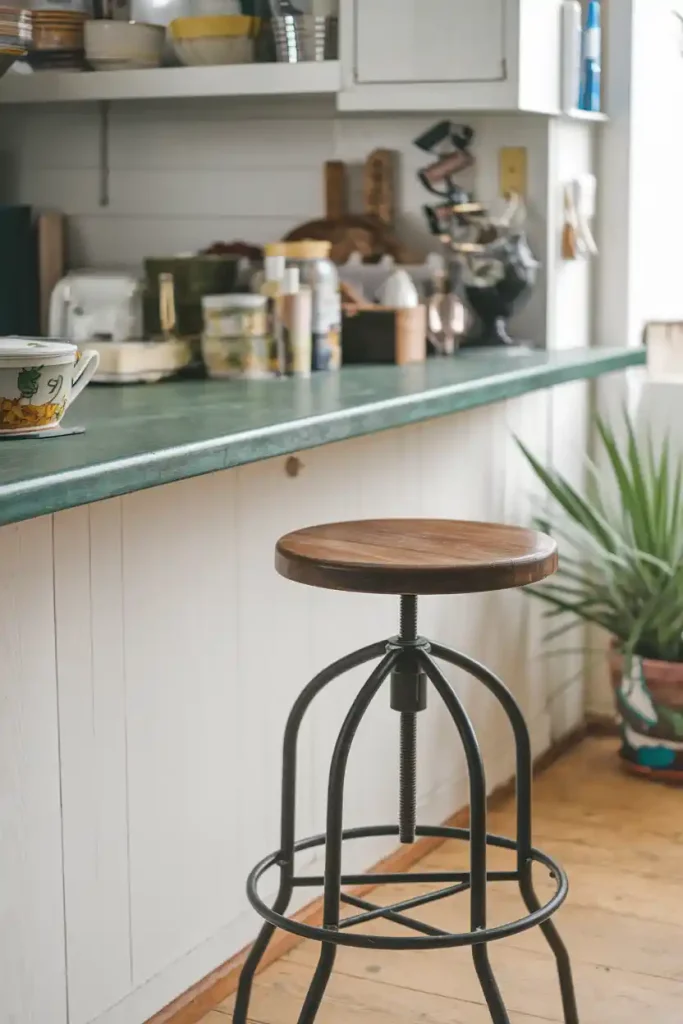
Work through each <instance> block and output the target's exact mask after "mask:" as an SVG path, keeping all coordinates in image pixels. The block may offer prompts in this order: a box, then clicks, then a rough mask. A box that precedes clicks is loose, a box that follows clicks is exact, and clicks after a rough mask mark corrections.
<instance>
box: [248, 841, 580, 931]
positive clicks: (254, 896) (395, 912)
mask: <svg viewBox="0 0 683 1024" xmlns="http://www.w3.org/2000/svg"><path fill="white" fill-rule="evenodd" d="M415 831H416V835H418V836H431V837H438V838H443V839H461V840H465V841H468V840H469V838H470V831H469V829H463V828H451V827H448V826H445V825H443V826H431V825H418V826H417V828H416V830H415ZM397 835H398V828H397V827H396V826H395V825H387V826H384V825H376V826H371V827H367V828H352V829H346V830H345V831H344V833H343V838H344V840H350V839H367V838H371V837H378V836H397ZM486 842H487V845H488V846H494V847H498V848H502V849H506V850H513V851H515V852H518V847H517V843H516V842H515V840H514V839H508V838H507V837H505V836H497V835H487V837H486ZM324 845H325V836H324V835H319V836H313V837H311V838H308V839H302V840H300V841H299V842H298V843H296V844H295V847H294V849H295V851H296V852H301V851H303V850H310V849H314V848H315V847H322V846H324ZM532 863H538V864H542V865H543V866H544V867H546V868H548V870H549V872H550V875H551V877H552V878H554V879H555V881H556V883H557V888H556V891H555V894H554V895H553V896H552V898H551V899H550V900H548V902H547V903H546V904H545V905H544V906H542V907H539V909H538V910H535V911H533V912H532V913H530V914H527V915H526V916H525V917H522V918H519V919H518V920H516V921H510V922H508V923H507V924H502V925H496V926H494V927H492V928H485V929H479V930H478V931H476V932H462V933H447V932H442V931H441V930H440V929H436V928H433V927H432V926H430V925H425V924H424V923H423V922H418V921H414V920H413V919H412V918H410V917H407V916H406V915H404V914H402V913H400V911H401V910H404V909H409V908H411V907H416V906H420V905H423V904H426V903H429V902H433V901H435V900H437V899H446V898H447V897H449V896H454V895H456V893H457V892H464V891H466V890H467V889H469V879H470V876H469V872H462V871H453V872H419V873H415V874H411V873H406V872H402V873H398V874H393V875H392V874H376V875H373V874H367V875H342V885H368V884H370V885H375V884H378V885H382V884H392V883H401V884H405V883H408V884H410V883H416V884H419V883H431V882H434V883H437V882H450V883H452V885H451V886H450V888H447V889H441V890H439V891H438V892H437V893H433V892H432V893H426V894H422V895H421V896H418V897H415V898H414V899H412V900H404V901H401V902H400V903H396V904H392V905H391V906H388V907H381V906H378V905H377V904H374V903H369V902H368V901H367V900H360V899H358V898H357V897H355V896H349V895H348V894H342V902H346V903H351V904H353V905H354V906H358V907H359V908H360V909H363V910H365V911H366V913H363V914H358V915H356V917H355V921H353V920H352V919H351V920H349V919H347V920H346V921H342V922H341V923H340V928H339V930H332V929H329V928H318V927H315V926H314V925H309V924H304V923H303V922H300V921H296V920H293V919H291V918H289V917H286V916H285V915H283V914H279V913H277V912H276V911H275V910H273V909H272V908H271V907H269V906H267V904H265V903H264V902H263V900H262V899H261V897H260V896H259V894H258V883H259V881H260V879H261V878H262V876H263V875H264V874H265V873H266V872H267V871H269V870H270V869H271V868H273V867H279V868H280V870H281V871H287V865H286V864H283V863H282V861H281V857H280V853H279V851H278V852H276V853H272V854H270V855H269V856H268V857H265V858H264V859H263V860H262V861H261V862H260V863H259V864H257V865H256V867H255V868H254V869H253V871H252V872H251V874H250V875H249V879H248V881H247V895H248V897H249V901H250V903H251V905H252V906H253V907H254V909H255V910H256V911H257V913H258V914H260V916H261V917H262V918H264V919H265V920H266V921H268V922H269V923H270V924H271V925H273V926H275V927H276V928H281V929H282V930H283V931H287V932H291V933H293V934H295V935H300V936H302V937H303V938H306V939H314V940H316V941H318V942H327V943H332V944H334V945H339V946H355V947H360V948H372V949H451V948H454V947H458V946H476V945H479V944H480V943H484V942H493V941H495V940H497V939H504V938H508V937H509V936H511V935H518V934H519V933H520V932H523V931H526V930H527V929H529V928H534V927H536V926H537V925H541V924H544V922H546V921H547V920H548V919H549V918H550V917H551V916H552V915H553V914H554V913H555V911H556V910H558V909H559V907H560V906H561V905H562V903H564V901H565V899H566V897H567V891H568V882H567V876H566V875H565V873H564V871H563V870H562V868H561V867H560V866H559V865H558V864H556V863H555V861H554V860H553V859H552V858H551V857H549V856H548V855H547V854H545V853H543V852H542V851H541V850H537V849H535V848H531V849H530V850H529V856H528V860H527V861H526V862H525V863H524V864H523V865H521V867H520V870H518V871H491V872H488V873H487V880H488V881H510V882H513V881H514V882H518V883H519V882H520V881H521V880H522V873H523V872H525V871H527V870H528V871H530V870H531V864H532ZM322 883H323V879H322V877H318V876H308V877H306V876H304V877H302V878H297V877H296V876H295V877H293V878H292V879H291V884H292V885H294V886H296V885H300V886H313V885H315V886H322ZM376 918H387V919H388V920H393V921H394V922H395V923H398V924H403V925H405V926H406V927H409V928H414V929H416V930H419V931H423V932H427V934H424V935H420V936H398V935H366V934H360V933H353V932H350V931H347V930H346V929H347V928H349V927H351V926H352V925H353V924H356V925H357V924H361V923H363V922H365V921H369V920H372V919H376ZM416 926H418V927H417V928H416Z"/></svg>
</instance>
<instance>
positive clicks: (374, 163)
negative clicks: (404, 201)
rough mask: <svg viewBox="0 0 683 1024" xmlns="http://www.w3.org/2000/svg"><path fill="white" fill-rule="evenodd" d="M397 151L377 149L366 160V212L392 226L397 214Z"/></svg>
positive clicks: (364, 187) (364, 175)
mask: <svg viewBox="0 0 683 1024" xmlns="http://www.w3.org/2000/svg"><path fill="white" fill-rule="evenodd" d="M396 159H397V157H396V153H395V152H394V151H393V150H391V149H376V150H375V151H374V152H373V153H371V154H370V156H369V157H368V158H367V160H366V161H365V168H364V170H363V196H364V199H365V212H366V213H367V214H369V215H370V216H372V217H377V219H378V220H380V221H381V222H382V223H383V224H386V225H387V227H391V225H392V224H393V223H394V219H395V216H396V184H395V177H396Z"/></svg>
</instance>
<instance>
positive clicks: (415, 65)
mask: <svg viewBox="0 0 683 1024" xmlns="http://www.w3.org/2000/svg"><path fill="white" fill-rule="evenodd" d="M341 7H342V19H341V32H342V41H341V46H342V52H341V57H342V69H343V86H342V91H341V93H340V95H339V108H340V110H347V111H354V110H355V111H383V110H384V111H402V110H403V111H423V110H424V111H427V110H433V111H452V110H491V111H504V110H524V111H531V112H534V111H535V112H538V113H545V114H556V113H558V111H559V100H560V27H561V20H560V10H561V0H342V5H341Z"/></svg>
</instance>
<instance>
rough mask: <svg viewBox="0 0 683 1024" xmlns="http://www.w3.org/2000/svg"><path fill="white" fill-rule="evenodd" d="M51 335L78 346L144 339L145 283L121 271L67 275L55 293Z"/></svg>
mask: <svg viewBox="0 0 683 1024" xmlns="http://www.w3.org/2000/svg"><path fill="white" fill-rule="evenodd" d="M49 334H50V337H52V338H66V339H68V340H69V341H72V342H74V344H77V345H80V344H83V343H85V342H88V341H105V342H106V341H108V342H123V341H128V340H129V339H131V338H135V339H137V338H141V337H142V335H143V329H142V287H141V282H140V281H139V280H138V278H136V277H135V276H134V275H133V274H128V273H123V272H117V271H108V272H104V271H84V270H81V271H75V272H73V273H70V274H67V276H66V277H64V278H62V280H61V281H60V282H59V283H58V284H57V286H56V287H55V289H54V291H53V292H52V298H51V300H50V317H49Z"/></svg>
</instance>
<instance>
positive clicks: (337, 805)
mask: <svg viewBox="0 0 683 1024" xmlns="http://www.w3.org/2000/svg"><path fill="white" fill-rule="evenodd" d="M400 656H401V652H400V651H397V650H392V651H390V652H389V653H388V654H387V655H386V657H384V658H383V659H382V661H381V662H380V664H379V665H378V666H377V668H376V669H375V670H374V672H373V673H372V675H371V676H370V678H369V679H368V681H367V682H366V683H365V684H364V686H363V687H362V689H361V690H360V692H359V694H358V696H357V697H356V699H355V700H354V702H353V704H352V705H351V708H350V710H349V713H348V714H347V716H346V718H345V719H344V724H343V725H342V727H341V731H340V733H339V736H338V738H337V742H336V744H335V747H334V753H333V754H332V761H331V764H330V778H329V784H328V788H327V827H326V838H325V894H324V897H323V927H324V928H329V929H330V930H331V931H336V930H337V929H338V927H339V917H340V901H341V869H342V833H343V827H344V825H343V818H344V779H345V776H346V766H347V764H348V760H349V753H350V750H351V744H352V743H353V739H354V737H355V735H356V732H357V731H358V726H359V725H360V723H361V721H362V719H363V716H364V715H365V712H366V711H367V710H368V708H369V707H370V703H371V702H372V700H373V698H374V697H375V695H376V694H377V692H378V690H379V689H380V687H381V685H382V683H383V682H384V680H385V679H386V678H387V676H388V675H389V673H390V672H391V669H392V668H393V666H394V664H395V662H396V661H397V660H398V659H399V658H400ZM336 953H337V947H336V946H335V945H333V944H332V943H329V942H327V943H325V942H324V943H323V945H322V948H321V950H320V958H319V960H318V966H317V967H316V971H315V974H314V975H313V980H312V982H311V985H310V988H309V990H308V993H307V995H306V999H305V1001H304V1005H303V1007H302V1010H301V1013H300V1015H299V1024H312V1022H313V1021H314V1020H315V1017H316V1014H317V1013H318V1010H319V1009H320V1004H321V1002H322V999H323V996H324V995H325V989H326V988H327V985H328V982H329V980H330V975H331V974H332V968H333V966H334V960H335V956H336Z"/></svg>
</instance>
